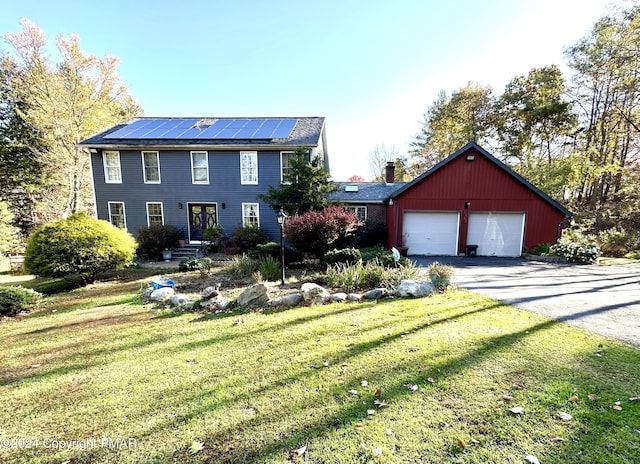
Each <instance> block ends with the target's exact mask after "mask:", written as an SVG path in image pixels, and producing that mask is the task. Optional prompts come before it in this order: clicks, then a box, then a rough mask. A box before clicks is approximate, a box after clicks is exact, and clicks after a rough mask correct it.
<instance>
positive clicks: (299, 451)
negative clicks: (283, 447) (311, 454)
mask: <svg viewBox="0 0 640 464" xmlns="http://www.w3.org/2000/svg"><path fill="white" fill-rule="evenodd" d="M306 452H307V445H304V446H301V447H300V448H298V449H295V450H293V451H292V452H291V454H295V455H296V456H302V455H303V454H304V453H306Z"/></svg>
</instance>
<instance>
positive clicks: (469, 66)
mask: <svg viewBox="0 0 640 464" xmlns="http://www.w3.org/2000/svg"><path fill="white" fill-rule="evenodd" d="M608 3H609V2H608V1H605V0H521V1H515V0H480V1H479V0H437V1H436V0H433V1H432V0H415V1H414V0H384V1H378V0H366V1H365V0H362V1H351V0H321V1H317V0H295V1H294V0H289V1H279V0H272V1H268V0H264V1H259V0H225V1H221V0H210V1H206V0H191V1H182V2H181V1H175V0H173V1H168V0H158V1H151V0H146V1H142V0H110V1H108V2H98V3H96V2H91V1H87V0H77V1H73V0H1V1H0V31H1V32H3V33H6V32H18V31H19V30H20V19H21V18H23V17H24V18H27V19H29V20H30V21H31V22H33V23H35V24H36V25H38V26H39V27H40V28H42V29H43V30H44V32H45V33H46V34H47V35H48V36H49V37H50V39H51V42H52V44H53V41H54V39H55V36H56V35H58V34H63V35H68V34H71V33H77V34H78V35H79V36H80V39H81V48H82V50H83V51H84V52H86V53H91V54H95V55H98V56H100V57H103V56H104V55H105V54H109V55H115V56H117V57H119V58H120V60H121V64H120V68H119V72H118V74H119V76H120V78H121V79H122V80H123V81H124V82H125V83H126V84H127V85H128V86H129V90H130V93H131V94H132V95H133V97H134V98H135V99H136V100H137V101H138V102H139V103H140V104H141V105H142V107H143V108H144V110H145V114H146V115H147V116H218V117H223V116H324V117H325V118H326V126H327V142H328V143H327V145H328V152H329V157H330V164H331V172H332V175H333V178H334V180H346V179H347V178H348V177H350V176H351V175H354V174H358V175H361V176H363V177H365V178H367V179H369V178H370V177H371V173H370V172H369V164H368V159H369V153H370V152H371V151H372V149H373V148H374V147H375V146H376V145H382V144H385V145H387V146H389V145H395V146H396V147H398V148H399V149H400V151H401V152H405V151H406V149H407V147H408V144H409V143H410V142H411V140H412V139H413V137H414V136H415V134H416V133H417V132H418V129H419V127H420V122H421V121H422V119H423V115H424V113H425V111H426V109H427V107H428V106H429V105H430V104H431V103H433V101H434V100H435V99H436V97H437V94H438V92H439V91H440V90H446V91H447V92H451V91H453V90H456V89H458V88H460V87H462V86H464V85H466V84H467V83H468V82H470V81H471V82H476V83H480V84H483V85H490V86H491V87H492V88H493V90H494V92H495V93H498V94H499V93H501V92H502V91H503V90H504V86H505V84H506V83H507V82H508V81H510V80H511V79H512V78H513V77H515V76H517V75H522V74H526V73H528V71H529V70H530V69H531V68H534V67H539V66H545V65H549V64H557V65H559V66H563V63H564V60H563V49H564V47H567V46H570V45H573V44H575V43H576V42H577V41H578V40H579V39H580V38H581V37H582V36H584V35H586V34H587V32H588V31H589V29H590V28H591V26H592V24H593V23H594V22H595V21H596V20H597V19H598V18H599V17H600V16H602V15H603V14H604V13H605V11H606V10H605V6H606V5H607V4H608ZM0 50H5V51H6V50H9V48H8V45H7V44H6V43H4V42H2V43H1V44H0Z"/></svg>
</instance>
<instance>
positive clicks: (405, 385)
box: [403, 383, 418, 392]
mask: <svg viewBox="0 0 640 464" xmlns="http://www.w3.org/2000/svg"><path fill="white" fill-rule="evenodd" d="M403 387H406V388H408V389H409V390H411V391H412V392H415V391H418V386H417V385H414V384H412V383H405V384H404V385H403Z"/></svg>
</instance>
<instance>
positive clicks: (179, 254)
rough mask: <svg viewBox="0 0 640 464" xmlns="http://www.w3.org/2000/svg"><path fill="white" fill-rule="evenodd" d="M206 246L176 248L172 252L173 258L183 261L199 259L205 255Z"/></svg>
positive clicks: (195, 245) (190, 245)
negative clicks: (185, 259)
mask: <svg viewBox="0 0 640 464" xmlns="http://www.w3.org/2000/svg"><path fill="white" fill-rule="evenodd" d="M204 247H205V245H198V244H194V245H192V244H188V245H183V246H180V247H176V248H174V249H173V250H171V258H172V259H177V260H182V259H184V258H198V257H200V256H203V255H204Z"/></svg>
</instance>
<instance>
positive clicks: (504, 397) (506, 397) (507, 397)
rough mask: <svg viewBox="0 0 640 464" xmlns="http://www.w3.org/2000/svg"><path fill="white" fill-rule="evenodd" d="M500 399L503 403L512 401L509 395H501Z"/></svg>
mask: <svg viewBox="0 0 640 464" xmlns="http://www.w3.org/2000/svg"><path fill="white" fill-rule="evenodd" d="M502 399H503V400H504V401H513V396H511V395H502Z"/></svg>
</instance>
